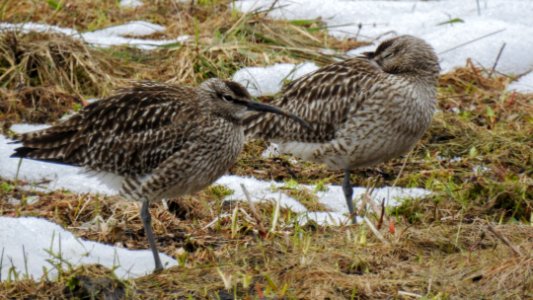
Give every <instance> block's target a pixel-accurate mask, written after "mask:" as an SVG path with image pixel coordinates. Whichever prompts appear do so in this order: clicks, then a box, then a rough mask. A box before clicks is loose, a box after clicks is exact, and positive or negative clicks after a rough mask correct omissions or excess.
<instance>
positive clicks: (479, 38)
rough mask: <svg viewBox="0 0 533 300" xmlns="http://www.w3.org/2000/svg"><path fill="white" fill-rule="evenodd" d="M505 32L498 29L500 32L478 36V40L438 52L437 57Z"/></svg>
mask: <svg viewBox="0 0 533 300" xmlns="http://www.w3.org/2000/svg"><path fill="white" fill-rule="evenodd" d="M505 30H507V28H502V29H500V30H496V31H494V32H491V33H487V34H485V35H482V36H480V37H478V38H475V39H473V40H470V41H468V42H464V43H462V44H459V45H457V46H454V47H452V48H450V49H447V50H444V51H441V52H439V55H441V54H444V53H448V52H450V51H452V50H455V49H457V48H461V47H463V46H466V45H469V44H472V43H475V42H477V41H479V40H482V39H484V38H487V37H489V36H492V35H495V34H498V33H500V32H503V31H505Z"/></svg>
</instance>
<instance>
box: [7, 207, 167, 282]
mask: <svg viewBox="0 0 533 300" xmlns="http://www.w3.org/2000/svg"><path fill="white" fill-rule="evenodd" d="M0 228H2V230H0V245H2V249H1V251H2V252H3V259H0V262H1V263H2V265H1V268H0V269H1V271H2V272H1V273H0V275H1V279H2V280H8V279H15V278H10V277H9V272H10V270H12V269H14V270H15V271H16V272H17V273H18V274H19V279H22V278H25V277H28V278H33V279H36V280H37V279H39V278H41V276H43V274H44V273H43V269H44V268H46V270H47V271H48V272H49V276H52V277H54V276H56V275H57V270H56V269H55V267H54V266H53V265H52V264H51V263H50V262H49V261H50V260H51V261H52V262H54V263H58V258H57V256H58V255H60V256H61V258H62V259H63V261H65V262H68V263H70V264H72V265H73V266H78V265H82V264H101V265H103V266H105V267H107V268H110V269H112V268H115V267H116V269H115V274H116V275H117V276H118V277H121V278H133V277H139V276H143V275H146V274H149V273H151V272H152V271H153V270H154V259H153V256H152V252H151V251H150V250H128V249H124V248H120V247H114V246H110V245H104V244H101V243H97V242H92V241H86V240H83V239H80V238H77V237H75V236H74V235H73V234H72V233H70V232H68V231H67V230H65V229H63V228H62V227H61V226H59V225H57V224H54V223H52V222H50V221H47V220H44V219H39V218H33V217H32V218H25V217H24V218H9V217H0ZM160 256H161V260H162V263H163V265H164V266H166V267H170V266H174V265H177V262H176V260H174V259H172V258H171V257H170V256H168V255H166V254H163V253H161V254H160ZM63 267H64V268H66V267H67V266H66V265H65V264H63Z"/></svg>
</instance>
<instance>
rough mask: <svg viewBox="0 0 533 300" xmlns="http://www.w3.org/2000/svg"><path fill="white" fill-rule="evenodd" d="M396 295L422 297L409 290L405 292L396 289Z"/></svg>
mask: <svg viewBox="0 0 533 300" xmlns="http://www.w3.org/2000/svg"><path fill="white" fill-rule="evenodd" d="M398 295H400V296H409V297H414V298H422V295H419V294H415V293H411V292H405V291H398Z"/></svg>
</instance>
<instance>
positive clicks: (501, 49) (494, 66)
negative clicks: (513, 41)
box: [489, 43, 506, 78]
mask: <svg viewBox="0 0 533 300" xmlns="http://www.w3.org/2000/svg"><path fill="white" fill-rule="evenodd" d="M505 45H506V43H503V45H502V46H501V47H500V51H499V52H498V56H496V60H495V61H494V64H493V65H492V69H490V72H489V78H491V77H492V73H494V70H496V66H497V65H498V62H499V61H500V57H501V56H502V53H503V49H505Z"/></svg>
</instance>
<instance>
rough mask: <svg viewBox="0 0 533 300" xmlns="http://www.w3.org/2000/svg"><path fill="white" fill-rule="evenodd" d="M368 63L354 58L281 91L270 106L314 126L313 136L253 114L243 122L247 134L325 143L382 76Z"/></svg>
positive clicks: (293, 125) (278, 120) (273, 118)
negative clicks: (294, 115) (296, 116)
mask: <svg viewBox="0 0 533 300" xmlns="http://www.w3.org/2000/svg"><path fill="white" fill-rule="evenodd" d="M381 73H382V72H381V71H380V69H379V68H378V67H377V66H375V65H374V64H372V62H370V61H369V60H366V59H361V58H354V59H350V60H346V61H342V62H339V63H335V64H331V65H328V66H325V67H323V68H320V69H319V70H317V71H315V72H313V73H310V74H308V75H305V76H303V77H301V78H299V79H297V80H295V81H293V82H291V83H290V84H288V85H287V86H286V87H285V88H284V89H283V91H282V94H281V96H280V97H278V98H277V99H275V100H274V101H273V102H272V104H274V105H276V106H279V107H280V108H282V109H284V110H286V111H288V112H291V113H294V114H296V115H298V116H300V117H302V118H303V119H305V120H306V121H308V122H309V123H311V125H312V127H313V131H312V133H310V132H309V131H308V129H306V128H303V127H301V126H300V125H299V124H296V123H294V122H291V121H287V120H286V119H284V118H278V117H277V116H275V115H270V114H269V115H254V116H252V117H250V118H248V119H247V120H245V121H246V124H247V128H246V134H247V135H248V136H256V137H261V138H266V139H274V140H276V139H278V140H291V141H302V142H324V141H328V140H331V139H333V138H334V137H335V132H336V130H337V129H338V128H339V126H341V125H342V124H343V123H344V122H346V120H347V118H348V116H349V115H350V114H351V113H352V112H355V111H356V110H357V109H358V108H359V107H360V106H361V105H362V103H363V102H364V101H365V99H366V98H368V97H369V96H370V93H371V87H372V85H373V84H372V82H373V81H375V79H376V78H377V77H379V76H381Z"/></svg>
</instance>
